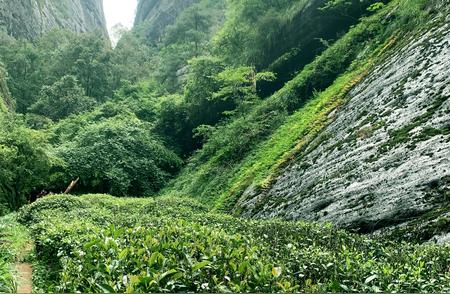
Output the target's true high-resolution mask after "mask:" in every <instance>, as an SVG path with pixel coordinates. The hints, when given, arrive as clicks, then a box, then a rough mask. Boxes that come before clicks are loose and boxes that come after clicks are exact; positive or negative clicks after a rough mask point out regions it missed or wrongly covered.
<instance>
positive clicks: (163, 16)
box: [134, 0, 199, 43]
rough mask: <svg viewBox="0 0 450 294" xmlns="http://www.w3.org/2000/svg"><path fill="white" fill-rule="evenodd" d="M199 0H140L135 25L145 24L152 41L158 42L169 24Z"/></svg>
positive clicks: (149, 38)
mask: <svg viewBox="0 0 450 294" xmlns="http://www.w3.org/2000/svg"><path fill="white" fill-rule="evenodd" d="M197 2H199V0H139V3H138V7H137V10H136V18H135V22H134V25H135V27H138V26H141V25H142V26H145V27H146V28H148V29H147V30H146V34H147V38H148V40H149V42H150V43H154V42H158V41H159V39H160V38H161V36H162V35H163V34H164V32H165V29H166V27H167V26H169V25H171V24H173V23H174V22H175V21H176V19H177V17H178V16H179V15H180V13H182V12H183V11H184V10H185V9H186V8H188V7H190V6H191V5H192V4H194V3H197Z"/></svg>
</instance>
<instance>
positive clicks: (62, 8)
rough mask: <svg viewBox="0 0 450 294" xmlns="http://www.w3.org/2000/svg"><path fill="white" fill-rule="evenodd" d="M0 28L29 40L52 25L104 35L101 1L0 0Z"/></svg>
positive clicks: (104, 26) (51, 27)
mask: <svg viewBox="0 0 450 294" xmlns="http://www.w3.org/2000/svg"><path fill="white" fill-rule="evenodd" d="M0 27H2V28H3V29H4V30H6V31H7V32H8V33H9V34H10V35H12V36H14V37H17V38H25V39H29V40H32V39H34V38H36V37H38V36H40V35H41V34H43V33H45V32H48V31H50V30H52V29H54V28H66V29H69V30H72V31H74V32H89V31H94V30H100V31H102V32H103V33H104V34H105V35H107V30H106V21H105V16H104V12H103V0H0Z"/></svg>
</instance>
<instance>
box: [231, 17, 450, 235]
mask: <svg viewBox="0 0 450 294" xmlns="http://www.w3.org/2000/svg"><path fill="white" fill-rule="evenodd" d="M448 20H449V17H447V20H446V23H445V24H444V25H441V24H440V25H438V26H435V27H434V28H433V29H429V30H428V31H427V32H424V33H423V34H422V35H420V36H414V37H412V38H411V40H410V41H409V43H408V45H406V46H404V47H403V48H401V50H398V51H397V52H395V54H392V55H391V56H390V57H389V58H388V59H387V60H385V62H384V63H382V64H380V65H379V66H377V67H376V69H375V70H373V71H371V73H370V74H369V75H368V76H367V77H366V78H365V79H364V81H363V82H361V83H360V84H358V85H357V86H356V87H354V88H353V89H352V90H351V91H350V93H349V94H348V103H347V104H346V105H345V106H344V107H342V108H341V109H338V110H337V111H335V112H332V113H331V114H330V117H333V122H332V123H330V124H329V125H328V126H327V127H326V128H325V129H324V130H323V131H322V132H321V133H320V134H319V135H318V136H317V137H316V138H315V139H314V140H313V141H312V142H311V143H310V144H309V145H308V146H307V147H306V148H304V149H303V150H302V151H301V152H300V154H299V155H298V156H296V158H295V159H294V162H292V163H291V164H290V165H289V166H287V167H285V168H284V169H283V170H281V171H279V176H278V177H276V179H275V180H274V181H273V182H272V183H271V185H270V186H269V187H267V188H266V189H264V190H262V191H261V190H258V189H255V188H254V187H249V188H248V189H247V191H246V192H245V193H244V194H243V196H242V197H241V198H240V200H239V201H238V203H237V204H236V206H235V209H236V210H238V211H240V212H242V214H243V215H245V216H249V217H256V218H268V217H281V218H284V219H290V220H297V219H306V220H314V221H321V222H322V221H331V222H333V223H335V224H337V225H339V226H340V227H345V228H354V229H357V230H359V231H361V232H372V231H374V230H376V229H378V228H382V227H386V226H390V225H395V224H399V223H405V222H407V221H409V220H413V219H415V218H417V217H418V216H421V215H424V214H425V213H427V212H429V211H432V210H433V209H439V208H442V207H445V205H446V203H447V204H448V202H449V191H450V99H449V97H450V25H449V23H448ZM441 212H442V211H441ZM444 214H445V210H444Z"/></svg>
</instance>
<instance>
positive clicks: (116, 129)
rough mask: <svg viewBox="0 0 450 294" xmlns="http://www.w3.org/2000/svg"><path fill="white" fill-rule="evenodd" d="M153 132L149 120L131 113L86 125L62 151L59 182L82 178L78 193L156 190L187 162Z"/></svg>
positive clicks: (139, 193)
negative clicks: (130, 114) (62, 165)
mask: <svg viewBox="0 0 450 294" xmlns="http://www.w3.org/2000/svg"><path fill="white" fill-rule="evenodd" d="M150 131H151V130H150V128H149V126H148V124H146V123H144V122H142V121H140V120H138V119H136V118H135V117H134V118H133V117H132V116H131V117H128V116H118V117H113V118H110V119H105V120H103V121H101V122H99V123H96V124H89V125H87V126H86V127H85V128H83V129H81V130H80V131H79V132H78V133H77V135H76V137H75V138H74V140H73V141H72V142H68V143H66V144H64V145H62V146H61V147H58V149H57V154H58V155H59V156H60V157H61V158H62V159H63V160H64V161H65V162H66V167H65V168H64V170H63V171H62V174H63V178H62V179H59V181H58V182H59V183H60V184H59V185H60V186H61V185H63V184H66V183H68V182H70V180H72V179H75V178H77V177H79V178H80V183H79V185H78V187H77V188H78V189H79V190H78V191H86V192H90V193H109V194H112V195H116V196H123V195H134V196H148V195H151V194H154V193H155V192H157V191H158V190H159V189H161V188H162V187H163V186H164V185H165V183H166V182H167V181H168V180H169V179H171V178H172V177H173V175H174V174H176V172H177V171H178V170H179V168H180V166H181V162H182V161H181V159H180V158H178V156H177V155H176V154H175V153H173V152H172V151H170V150H169V149H167V148H166V147H165V146H164V144H163V143H162V142H161V140H159V138H157V137H155V136H154V135H152V134H151V132H150ZM61 187H63V186H61Z"/></svg>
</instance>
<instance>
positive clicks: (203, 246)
mask: <svg viewBox="0 0 450 294" xmlns="http://www.w3.org/2000/svg"><path fill="white" fill-rule="evenodd" d="M57 198H61V199H62V202H64V199H65V197H61V196H55V197H54V199H57ZM77 199H79V200H80V201H82V202H83V205H81V206H79V205H73V206H70V205H67V206H66V205H62V207H63V209H55V206H53V205H48V204H46V202H45V201H39V202H37V204H36V205H37V206H39V205H42V206H43V207H42V209H40V210H39V211H40V212H39V214H40V215H41V217H40V218H38V219H37V220H36V223H34V224H31V225H28V226H29V228H30V229H31V232H32V236H33V238H34V241H35V244H36V251H37V256H38V258H39V262H41V263H42V266H44V265H45V264H47V266H48V267H51V268H52V269H53V270H54V271H55V272H57V273H58V275H55V276H54V277H53V278H52V279H51V280H46V282H45V284H44V285H41V287H43V289H42V290H43V291H48V290H49V289H54V291H60V292H61V291H62V292H77V291H78V292H126V291H128V292H176V291H178V292H180V291H181V292H189V291H201V292H225V291H232V292H288V291H312V292H379V291H386V292H448V291H449V290H450V272H449V271H448V269H449V266H450V247H449V246H448V245H447V246H433V245H411V244H408V243H404V242H391V241H387V240H381V239H377V238H368V237H365V236H359V235H355V234H351V233H348V232H345V231H343V230H337V229H335V228H334V227H333V226H332V225H329V224H310V223H306V222H285V221H281V220H259V221H258V220H245V219H238V218H234V217H231V216H227V215H222V214H211V213H208V212H207V211H206V209H205V207H204V206H203V205H201V204H199V203H198V202H196V201H192V200H189V201H187V202H186V205H183V203H184V202H185V200H184V199H176V198H173V197H171V198H156V199H130V198H113V197H110V196H106V195H87V196H83V197H80V198H77ZM52 201H53V200H52ZM45 207H47V208H45ZM133 207H135V209H134V211H133V209H132V208H133ZM36 211H37V210H36ZM38 274H39V273H38ZM43 279H44V277H43Z"/></svg>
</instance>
